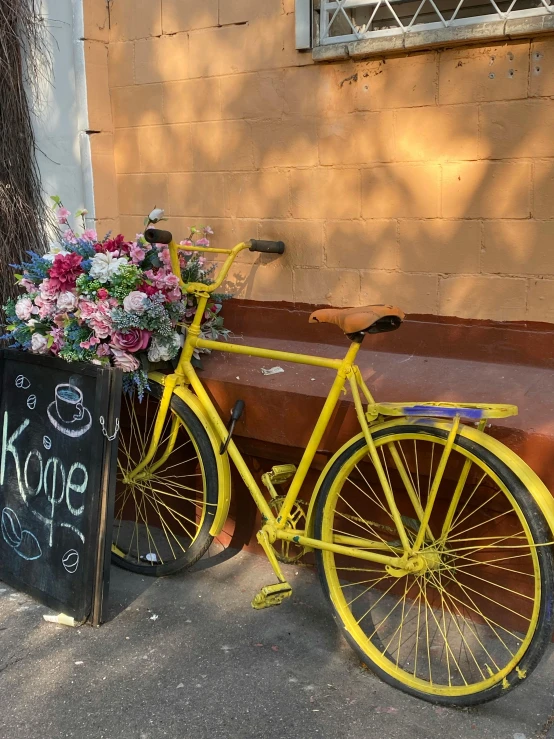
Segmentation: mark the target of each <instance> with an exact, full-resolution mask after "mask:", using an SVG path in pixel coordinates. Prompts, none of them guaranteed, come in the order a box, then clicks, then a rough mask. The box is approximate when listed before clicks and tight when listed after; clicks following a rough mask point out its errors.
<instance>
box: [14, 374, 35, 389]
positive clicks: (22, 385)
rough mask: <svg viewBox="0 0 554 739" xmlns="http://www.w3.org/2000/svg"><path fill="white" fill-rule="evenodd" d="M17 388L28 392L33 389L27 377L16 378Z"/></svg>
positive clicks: (19, 376)
mask: <svg viewBox="0 0 554 739" xmlns="http://www.w3.org/2000/svg"><path fill="white" fill-rule="evenodd" d="M15 386H16V387H17V388H19V389H20V390H28V389H29V388H30V387H31V382H30V381H29V380H28V379H27V378H26V377H25V375H17V377H16V378H15Z"/></svg>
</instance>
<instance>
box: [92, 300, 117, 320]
mask: <svg viewBox="0 0 554 739" xmlns="http://www.w3.org/2000/svg"><path fill="white" fill-rule="evenodd" d="M114 300H115V298H110V299H109V300H99V301H98V303H96V311H97V313H99V314H100V315H101V316H109V315H110V313H111V310H112V308H114V307H115V305H117V300H115V305H114V304H113V302H112V301H114Z"/></svg>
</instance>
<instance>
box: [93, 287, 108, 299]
mask: <svg viewBox="0 0 554 739" xmlns="http://www.w3.org/2000/svg"><path fill="white" fill-rule="evenodd" d="M96 294H97V295H98V297H99V299H100V300H106V299H107V298H108V296H109V292H108V291H107V290H106V288H105V287H101V288H100V290H97V291H96Z"/></svg>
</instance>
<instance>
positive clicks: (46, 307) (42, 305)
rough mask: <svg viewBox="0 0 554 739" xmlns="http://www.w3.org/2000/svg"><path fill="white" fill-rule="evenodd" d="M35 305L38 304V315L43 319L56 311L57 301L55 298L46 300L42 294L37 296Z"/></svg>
mask: <svg viewBox="0 0 554 739" xmlns="http://www.w3.org/2000/svg"><path fill="white" fill-rule="evenodd" d="M35 305H36V306H38V315H39V318H41V319H42V318H48V317H50V316H51V315H52V314H53V313H54V312H55V311H56V303H55V302H54V301H53V300H45V299H44V298H42V297H41V296H40V295H37V297H36V298H35ZM33 312H34V311H33Z"/></svg>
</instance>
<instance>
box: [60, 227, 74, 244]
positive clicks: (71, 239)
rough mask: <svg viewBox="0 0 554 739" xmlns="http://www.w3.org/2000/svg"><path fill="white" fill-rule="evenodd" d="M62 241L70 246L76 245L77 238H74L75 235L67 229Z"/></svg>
mask: <svg viewBox="0 0 554 739" xmlns="http://www.w3.org/2000/svg"><path fill="white" fill-rule="evenodd" d="M63 236H64V239H65V240H66V241H69V243H70V244H76V243H77V237H76V236H75V233H74V232H73V230H72V229H71V228H68V229H67V230H66V231H65V233H64V235H63Z"/></svg>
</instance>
